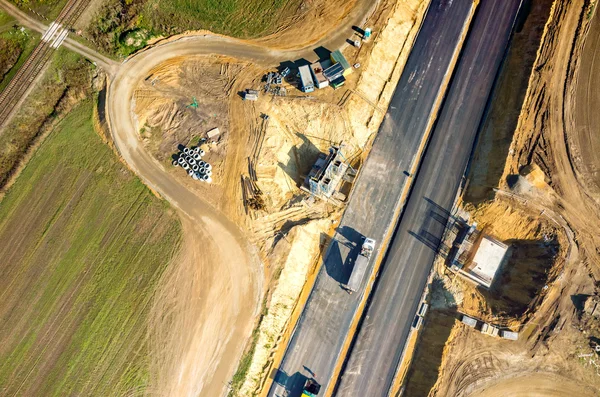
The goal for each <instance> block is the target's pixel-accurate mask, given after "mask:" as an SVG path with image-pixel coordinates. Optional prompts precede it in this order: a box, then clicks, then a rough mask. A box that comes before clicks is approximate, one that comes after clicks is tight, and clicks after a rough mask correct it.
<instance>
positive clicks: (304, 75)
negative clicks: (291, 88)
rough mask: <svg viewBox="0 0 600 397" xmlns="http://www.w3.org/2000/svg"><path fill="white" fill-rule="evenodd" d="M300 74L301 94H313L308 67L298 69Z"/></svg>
mask: <svg viewBox="0 0 600 397" xmlns="http://www.w3.org/2000/svg"><path fill="white" fill-rule="evenodd" d="M298 72H299V73H300V89H301V90H302V91H303V92H313V91H314V90H315V83H314V81H313V78H312V74H311V72H310V68H309V66H308V65H303V66H300V67H299V68H298Z"/></svg>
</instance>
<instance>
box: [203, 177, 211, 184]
mask: <svg viewBox="0 0 600 397" xmlns="http://www.w3.org/2000/svg"><path fill="white" fill-rule="evenodd" d="M204 182H206V183H211V182H212V178H211V177H210V176H208V175H207V176H206V179H205V180H204Z"/></svg>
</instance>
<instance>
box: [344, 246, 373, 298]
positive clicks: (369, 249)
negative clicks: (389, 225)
mask: <svg viewBox="0 0 600 397" xmlns="http://www.w3.org/2000/svg"><path fill="white" fill-rule="evenodd" d="M373 251H375V240H373V239H371V238H365V241H364V242H363V245H362V247H361V249H360V254H359V255H358V257H357V258H356V262H355V263H354V268H353V269H352V274H351V275H350V279H349V280H348V284H346V290H347V291H348V293H350V294H351V293H353V292H356V291H358V289H359V288H360V285H361V283H362V280H363V278H364V277H365V273H366V272H367V268H368V267H369V262H370V261H371V255H372V254H373Z"/></svg>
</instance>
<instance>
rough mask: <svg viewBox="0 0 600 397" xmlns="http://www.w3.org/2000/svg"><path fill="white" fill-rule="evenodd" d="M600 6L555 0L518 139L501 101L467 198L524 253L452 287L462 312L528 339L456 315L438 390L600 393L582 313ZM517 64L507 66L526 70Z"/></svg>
mask: <svg viewBox="0 0 600 397" xmlns="http://www.w3.org/2000/svg"><path fill="white" fill-rule="evenodd" d="M536 3H537V4H536ZM595 8H596V7H595V4H594V2H592V3H590V2H585V1H574V2H562V1H555V2H554V3H553V4H552V8H551V10H550V13H549V19H548V21H547V23H546V26H545V29H544V33H543V34H542V39H541V44H540V47H539V50H538V52H537V55H536V58H535V61H534V62H533V70H532V73H531V75H530V76H529V82H528V85H527V91H526V94H525V97H524V99H523V100H522V103H523V105H522V108H521V110H520V114H519V117H518V121H517V124H516V128H515V129H514V135H513V131H512V129H513V128H512V127H511V125H514V123H515V119H514V114H512V115H511V114H507V115H506V117H499V116H498V115H499V113H497V112H495V110H494V109H495V107H496V106H497V105H493V106H492V108H491V110H490V119H488V121H487V123H486V125H485V126H484V133H483V136H482V137H481V139H480V143H479V147H478V148H477V154H476V157H475V162H474V164H473V166H472V169H473V170H474V171H472V173H471V175H470V176H471V181H470V182H471V185H470V187H469V191H468V194H467V196H466V197H467V200H471V203H473V204H467V205H466V208H467V209H469V210H471V211H472V213H473V215H474V218H475V219H476V220H479V222H480V224H481V225H484V226H486V227H487V228H488V229H487V231H489V232H491V234H493V235H496V237H498V238H500V239H501V240H504V241H508V242H510V243H512V246H513V253H512V255H511V259H510V260H509V263H507V265H506V267H505V268H504V269H503V271H502V274H501V275H500V278H499V279H498V280H497V285H496V286H495V287H494V288H493V289H492V290H491V291H489V292H481V291H479V290H477V289H475V288H474V287H472V286H471V285H470V284H468V283H466V282H463V281H462V280H459V279H456V280H455V281H454V282H452V281H451V279H450V280H449V281H447V282H446V286H447V288H448V290H449V293H450V294H452V296H453V297H454V298H455V300H456V302H457V305H458V309H459V311H464V312H466V313H468V314H470V315H473V316H474V317H477V318H480V319H483V320H486V321H491V322H493V323H496V324H498V325H501V326H508V327H510V328H511V329H513V330H518V331H519V340H518V341H508V340H502V339H500V338H493V337H490V336H487V335H483V334H481V333H480V332H479V331H477V330H473V329H471V328H468V327H466V326H464V325H462V324H461V323H459V322H456V323H455V324H454V325H453V327H452V329H451V332H450V335H449V337H448V338H447V341H446V345H445V348H444V353H443V355H442V360H441V361H442V365H441V367H440V372H439V375H438V380H437V382H436V385H435V386H434V388H433V389H432V390H431V392H430V395H436V396H447V395H452V396H469V395H473V396H475V395H477V396H479V395H482V396H499V395H515V396H519V395H527V396H530V395H532V396H538V395H539V396H542V395H543V396H558V395H571V394H580V395H585V396H587V395H590V396H591V395H598V394H599V393H600V389H599V387H598V385H599V384H600V383H599V382H598V376H599V374H600V372H599V368H598V363H597V362H598V359H597V357H596V355H595V353H593V352H592V350H591V345H592V344H593V343H592V342H594V341H595V340H596V339H595V338H597V335H596V334H597V333H598V332H600V326H599V325H598V324H599V320H598V319H594V318H592V317H590V316H587V315H585V314H582V312H581V310H582V308H581V302H582V301H583V300H584V298H585V297H587V296H588V295H590V294H593V293H594V292H595V291H597V289H598V286H599V280H600V266H599V263H600V249H599V248H598V247H600V238H599V236H598V234H597V232H596V231H597V230H598V227H599V225H600V207H599V206H598V204H597V200H596V198H597V197H598V196H597V193H596V192H597V189H596V186H595V179H594V178H595V171H594V170H595V167H596V165H595V164H596V158H595V157H593V156H592V155H591V154H590V153H591V152H592V151H593V147H594V145H595V142H593V140H594V139H595V138H593V137H594V134H590V133H589V131H590V130H589V129H588V128H587V127H586V126H585V123H588V126H590V125H592V124H593V118H594V117H597V110H596V107H597V102H596V101H595V99H594V98H595V95H596V93H597V91H598V90H597V89H596V88H597V87H596V86H597V84H596V83H595V82H596V78H597V77H596V76H593V75H594V74H595V73H594V72H592V71H591V69H590V68H592V67H593V65H594V54H595V53H596V45H597V42H598V41H597V40H595V36H594V33H593V32H596V30H595V27H594V26H595V25H594V24H597V18H598V17H597V16H596V14H595ZM536 9H537V10H538V11H540V10H542V11H543V10H544V9H547V2H536V1H533V2H532V11H533V10H536ZM544 12H545V11H544ZM532 15H533V14H532ZM539 18H541V16H539V15H538V17H535V18H534V19H533V20H538V21H539ZM529 22H530V21H527V22H526V23H525V25H524V26H525V27H527V25H528V24H529ZM536 23H537V22H536ZM524 31H525V30H524ZM538 34H539V32H537V31H535V32H534V33H531V34H529V35H528V37H529V38H530V39H535V37H536V36H537V35H538ZM586 37H588V40H587V42H586ZM528 40H529V39H528ZM528 40H525V42H521V44H522V45H524V46H525V48H531V47H528V46H530V45H532V44H531V43H529V44H527V42H528ZM535 40H537V39H535ZM515 43H516V44H518V43H519V34H517V35H516V41H515ZM528 56H530V54H529V55H527V56H526V57H525V58H527V57H528ZM528 62H530V61H528ZM511 63H512V61H511V60H510V59H509V61H508V63H507V68H506V69H505V70H506V71H508V73H510V71H511V70H513V71H514V70H518V69H513V68H512V67H511ZM522 65H523V64H522ZM580 76H581V77H580ZM505 79H506V77H502V78H501V79H500V82H499V86H498V89H499V92H500V94H499V96H497V98H503V99H506V98H508V97H507V96H503V94H502V92H504V93H505V94H508V91H504V90H505V88H503V83H502V82H503V81H504V82H505V83H504V84H508V83H507V82H506V80H505ZM521 81H522V79H521ZM514 92H515V93H516V94H517V95H516V96H517V97H518V96H520V95H522V91H521V93H520V92H519V91H518V90H517V89H516V88H515V90H514ZM513 95H514V93H513ZM581 98H585V100H582V99H581ZM500 102H501V104H500V106H502V105H503V104H504V103H505V101H504V100H503V101H500ZM520 102H521V99H519V98H517V99H515V100H514V102H511V101H508V102H506V103H508V109H509V110H510V109H514V108H513V107H512V105H510V103H513V104H514V105H515V106H519V103H520ZM507 113H510V111H509V112H507ZM494 115H496V116H494ZM578 123H579V124H578ZM581 123H583V124H581ZM582 125H583V126H582ZM576 126H580V127H581V128H577V127H576ZM493 129H497V130H498V131H499V132H498V133H494V132H492V130H493ZM508 140H512V142H511V144H510V146H509V147H508V148H507V146H506V142H507V141H508ZM491 148H494V150H491ZM496 148H498V150H496ZM487 154H490V157H489V158H486V157H487ZM504 156H506V157H507V158H506V160H504ZM596 157H597V156H596ZM500 164H505V165H504V170H503V171H502V173H499V172H498V170H499V165H500ZM497 181H499V182H497ZM496 184H498V185H499V187H500V189H501V190H497V191H496V192H495V194H494V195H495V198H494V199H493V200H492V201H489V202H481V200H483V199H485V198H489V197H490V194H491V190H490V187H492V186H495V185H496ZM440 272H441V273H444V271H443V269H442V268H440ZM432 314H433V315H435V311H434V312H432ZM425 335H426V333H425V332H424V334H423V336H424V337H425ZM422 342H425V341H422ZM435 343H439V341H438V340H435Z"/></svg>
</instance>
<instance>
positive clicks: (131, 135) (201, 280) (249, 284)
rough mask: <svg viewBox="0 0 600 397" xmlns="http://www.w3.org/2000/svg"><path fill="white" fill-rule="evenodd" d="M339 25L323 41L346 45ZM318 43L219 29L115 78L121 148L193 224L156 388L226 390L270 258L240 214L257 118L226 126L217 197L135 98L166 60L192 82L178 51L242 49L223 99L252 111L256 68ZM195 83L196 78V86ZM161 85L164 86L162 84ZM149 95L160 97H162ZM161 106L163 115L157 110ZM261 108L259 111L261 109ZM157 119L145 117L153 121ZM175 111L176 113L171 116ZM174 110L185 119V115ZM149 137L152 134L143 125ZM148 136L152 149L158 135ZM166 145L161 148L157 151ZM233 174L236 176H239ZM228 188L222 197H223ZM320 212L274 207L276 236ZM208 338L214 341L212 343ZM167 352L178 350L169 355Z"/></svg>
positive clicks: (164, 332) (113, 107)
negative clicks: (165, 154)
mask: <svg viewBox="0 0 600 397" xmlns="http://www.w3.org/2000/svg"><path fill="white" fill-rule="evenodd" d="M360 4H362V6H364V5H365V4H366V2H361V3H360ZM367 8H368V7H367ZM362 9H364V8H361V10H362ZM359 19H361V18H360V16H358V15H350V16H348V15H346V16H343V17H342V19H341V20H340V21H331V27H335V26H337V27H339V25H336V23H350V22H352V23H357V21H358V20H359ZM332 29H334V28H332ZM336 32H337V33H336V34H335V35H333V36H329V37H327V39H325V40H324V41H323V45H328V44H327V43H330V45H331V46H337V45H338V44H336V43H338V42H341V41H342V40H343V36H344V35H346V33H344V31H343V30H340V29H338V30H336ZM323 33H326V32H325V31H323ZM310 51H312V50H308V49H306V50H299V51H277V50H271V49H268V48H265V47H262V46H259V45H256V44H251V43H248V42H244V41H240V40H234V39H230V38H225V37H220V36H213V35H209V34H204V35H197V36H185V37H183V38H179V39H175V40H173V41H169V40H167V41H164V42H160V43H158V44H155V45H154V46H153V47H151V48H149V49H147V50H146V51H143V52H141V53H140V54H138V55H136V56H134V57H132V58H130V59H128V60H127V61H126V62H125V63H124V64H123V65H122V66H121V67H120V68H119V69H118V70H117V71H116V72H115V73H116V75H115V77H114V79H113V80H112V81H111V82H110V86H109V92H108V98H107V115H108V118H109V120H108V121H109V125H110V126H111V130H112V134H113V137H114V140H115V143H116V147H117V149H118V151H119V153H120V154H121V155H122V157H123V158H124V160H125V161H126V162H127V164H128V165H129V166H130V167H131V168H132V169H133V170H134V171H135V172H136V173H137V174H138V175H140V176H141V178H142V179H143V180H144V182H145V183H146V184H147V185H148V186H149V187H150V188H151V189H153V190H154V191H156V192H157V193H158V194H160V195H161V196H163V197H165V198H167V199H168V200H169V201H170V202H171V203H172V204H173V205H174V206H175V207H177V208H178V209H179V210H180V211H181V213H182V217H183V219H184V225H186V226H185V229H186V230H187V233H186V239H185V241H186V244H185V245H184V247H183V251H182V256H181V258H180V261H179V262H178V263H176V265H175V266H174V267H173V269H172V272H171V273H169V275H168V276H165V278H164V283H163V284H162V286H161V289H160V291H161V296H163V297H164V298H160V299H159V300H157V304H156V305H155V313H156V315H155V321H156V324H157V327H156V331H155V334H154V336H153V340H154V343H153V346H154V347H155V348H156V349H157V350H156V357H157V359H156V360H155V361H154V362H153V369H154V372H155V373H156V379H157V383H156V387H155V389H156V390H158V391H159V392H161V393H163V392H164V393H166V394H172V393H176V394H178V395H195V394H198V392H199V391H201V392H202V393H207V394H211V395H212V394H214V395H219V394H221V393H222V392H223V390H224V389H225V387H226V383H227V381H228V380H229V379H231V376H232V374H233V371H234V369H235V367H236V363H237V360H238V358H239V357H240V355H241V353H242V351H243V349H244V347H245V344H246V341H247V338H248V337H249V335H250V332H251V329H252V326H253V322H254V319H255V316H256V314H257V309H258V303H259V302H260V299H259V296H260V293H261V291H262V287H261V286H260V285H261V277H260V276H259V269H260V267H259V266H258V265H257V263H258V258H257V256H256V254H255V253H253V251H252V250H250V249H249V247H248V245H247V243H246V241H245V238H244V236H243V235H242V234H241V233H240V231H239V228H238V226H243V225H242V223H240V222H239V221H237V220H239V219H241V218H240V217H237V215H240V197H241V194H239V175H240V170H241V169H243V167H244V164H245V161H244V159H245V157H244V156H245V153H246V149H247V147H246V145H244V143H245V142H248V140H249V138H248V129H247V128H236V127H235V126H232V127H231V128H229V129H227V128H225V130H226V135H228V136H227V139H226V141H229V142H235V143H236V145H229V144H228V143H224V145H225V147H226V148H227V149H226V151H225V152H223V153H226V155H225V156H224V159H223V164H222V169H221V170H220V171H219V172H221V173H222V175H223V184H222V185H220V186H219V184H216V186H215V188H216V189H215V191H216V192H217V194H215V197H216V198H217V199H215V198H212V199H210V198H209V199H207V198H206V197H205V196H206V195H203V194H201V193H200V192H199V191H198V190H197V189H195V188H191V187H190V186H189V184H186V183H184V184H181V183H180V178H179V177H178V176H173V173H172V172H168V171H167V170H166V169H165V165H164V164H162V163H161V162H160V161H158V160H157V159H156V158H154V157H153V156H152V154H150V153H149V151H148V149H146V148H144V146H146V145H148V143H150V142H146V145H142V144H141V143H142V140H140V139H139V133H140V130H141V129H142V128H144V125H140V122H139V121H140V120H139V119H136V117H135V115H134V112H135V110H136V107H135V106H136V101H137V99H140V100H146V98H145V97H144V95H140V96H138V97H137V98H136V101H133V102H129V101H130V99H131V98H135V92H136V89H137V90H139V88H140V84H143V80H144V79H145V78H146V77H148V76H150V75H151V74H152V73H153V70H154V69H155V68H157V67H159V65H167V66H166V68H167V69H169V68H171V67H172V68H173V69H172V70H170V71H169V70H167V74H169V75H170V76H171V77H173V78H175V79H181V80H179V81H177V82H176V83H177V84H175V85H176V86H179V87H180V88H181V87H184V88H187V87H185V84H183V82H184V81H185V79H182V76H184V75H185V74H186V73H185V70H184V69H185V68H186V67H185V65H183V64H182V65H183V68H180V67H181V66H182V65H179V66H178V65H175V64H176V63H177V62H176V61H175V62H174V60H177V59H178V58H180V57H187V56H190V55H193V56H196V57H198V56H202V55H203V54H206V55H209V54H221V55H222V56H225V57H228V58H230V59H236V63H239V64H245V63H247V62H248V61H252V62H253V65H252V66H249V67H244V68H242V69H241V70H240V71H239V73H237V74H236V75H235V81H234V82H232V84H231V85H229V88H230V89H231V91H230V92H231V93H232V94H231V96H230V99H229V103H228V104H224V108H223V109H221V110H222V111H225V112H227V113H228V116H229V118H230V120H231V119H236V118H238V117H239V114H245V113H240V111H241V112H246V111H247V109H243V110H242V109H241V108H240V107H241V106H244V105H247V104H246V103H242V101H241V100H240V99H239V97H238V96H237V94H235V93H236V92H237V91H238V90H240V89H243V88H246V87H245V86H244V84H247V83H252V82H253V81H254V79H256V77H257V72H256V70H255V68H261V67H262V68H263V69H262V70H264V67H265V65H273V64H275V65H276V64H278V62H279V61H283V60H286V59H296V58H299V57H303V56H305V54H307V55H308V54H309V53H310ZM178 68H180V69H178ZM182 70H184V72H183V73H181V71H182ZM195 70H198V69H197V68H196V69H195ZM163 72H164V70H163ZM185 77H186V78H193V77H192V76H185ZM159 80H160V79H159ZM163 83H164V81H163ZM196 83H198V81H196ZM193 84H194V82H192V84H190V86H192V85H193ZM156 86H157V85H155V86H154V87H156ZM158 86H159V88H160V84H158ZM163 87H164V85H163ZM146 88H148V87H146ZM171 88H172V87H171ZM138 93H139V91H138ZM146 93H147V92H146ZM172 93H173V90H172V89H171V94H172ZM189 94H190V92H184V91H181V92H179V98H176V100H175V101H174V103H175V102H177V101H178V100H179V101H181V100H183V98H187V97H188V96H189ZM202 95H206V93H200V94H199V95H198V99H200V97H201V96H202ZM150 98H151V97H150ZM149 102H151V99H150V101H149ZM200 102H201V100H200ZM148 105H149V107H150V106H151V105H152V104H151V103H148ZM149 113H152V112H149ZM154 113H155V115H156V112H154ZM251 114H253V115H254V116H255V117H256V116H257V113H252V112H251ZM144 116H151V115H150V114H146V115H144ZM143 118H144V117H142V119H143ZM149 119H150V118H148V117H145V119H144V120H143V121H144V123H145V122H146V121H148V120H149ZM159 119H160V118H158V119H156V120H155V121H158V120H159ZM163 119H164V118H163ZM166 119H167V120H170V118H169V117H167V118H166ZM172 120H175V121H177V122H179V121H181V120H177V118H173V119H172ZM157 124H161V123H160V122H158V123H157ZM185 124H186V123H185V122H181V123H180V125H185ZM175 135H177V133H175ZM142 138H143V139H146V138H147V139H148V141H151V139H150V138H149V137H144V135H143V134H142ZM174 141H175V140H174ZM148 146H149V147H150V152H151V151H152V147H151V146H152V145H148ZM163 149H164V148H163ZM158 152H159V150H157V151H156V153H158ZM220 168H221V167H220ZM232 181H236V183H230V182H232ZM219 197H220V198H221V199H218V198H219ZM211 202H212V204H211ZM286 211H287V212H286ZM316 211H317V212H318V213H319V214H318V215H317V217H320V216H322V215H320V214H321V213H322V210H320V209H317V210H316ZM314 212H315V210H313V209H302V208H300V209H299V208H298V207H296V208H288V209H278V210H277V212H275V213H273V214H270V215H272V216H271V219H270V220H269V222H270V223H271V224H272V225H274V226H273V227H270V229H271V230H272V231H271V232H270V233H269V234H271V236H270V237H271V238H274V233H273V231H276V230H285V231H286V232H287V231H289V228H290V226H289V223H288V222H291V223H292V226H293V224H294V222H296V221H300V222H304V220H305V219H306V217H307V213H308V215H309V216H312V215H311V214H312V213H314ZM232 214H233V215H232ZM230 216H232V217H231V218H230V219H234V220H236V221H234V222H235V223H237V225H236V224H235V223H232V222H231V221H230V220H228V217H230ZM190 225H193V226H190ZM257 235H260V234H257ZM264 240H265V239H261V240H260V241H264ZM263 246H264V244H263ZM216 269H218V271H217V270H216ZM183 274H186V276H185V277H184V276H183ZM282 274H283V273H282ZM180 284H183V285H180ZM163 301H164V302H163ZM192 303H194V305H193V306H191V305H192ZM164 311H167V313H168V316H166V317H165V316H164V315H161V313H164ZM173 324H175V326H173ZM182 331H184V332H182ZM207 346H211V348H208V349H207ZM165 352H168V354H166V355H165Z"/></svg>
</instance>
